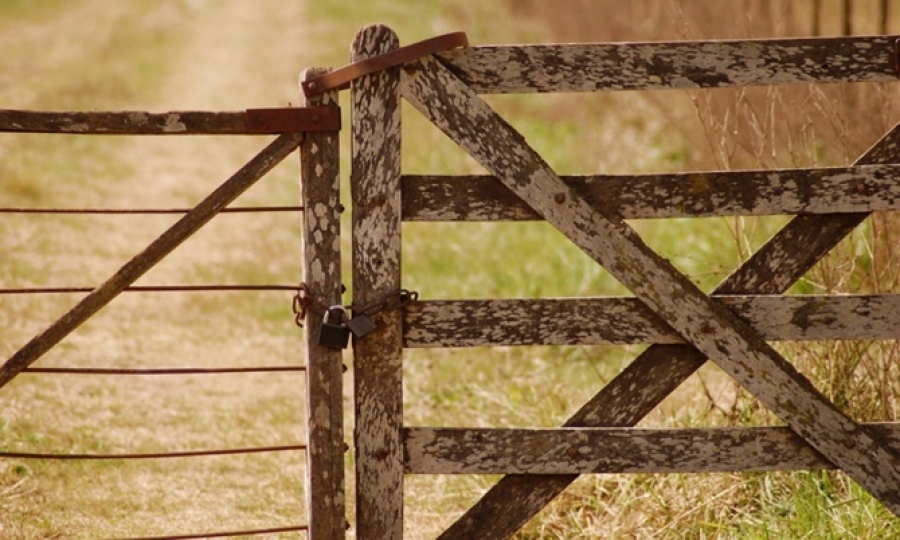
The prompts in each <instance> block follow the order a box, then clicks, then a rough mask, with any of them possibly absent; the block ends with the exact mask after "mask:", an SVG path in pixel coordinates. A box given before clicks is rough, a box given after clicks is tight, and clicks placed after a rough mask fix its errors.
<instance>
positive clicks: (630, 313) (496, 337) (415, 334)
mask: <svg viewBox="0 0 900 540" xmlns="http://www.w3.org/2000/svg"><path fill="white" fill-rule="evenodd" d="M715 299H716V301H718V302H720V303H721V304H722V305H723V306H725V307H726V308H728V309H729V310H730V311H732V312H733V313H734V314H735V315H737V316H738V317H740V318H741V319H742V320H744V321H745V322H746V323H747V324H748V325H750V327H752V328H753V329H754V330H755V331H756V332H757V333H759V335H760V336H762V337H763V338H764V339H766V340H768V341H811V340H848V339H900V295H854V296H718V297H715ZM403 322H404V324H403V326H404V333H403V340H404V346H406V347H410V348H432V347H497V346H516V345H599V344H603V343H614V344H635V343H660V344H684V343H685V341H684V338H682V337H681V336H680V335H679V334H678V333H677V332H675V331H674V330H672V329H671V328H670V327H669V325H667V324H666V323H665V321H663V320H662V319H660V318H659V317H658V316H657V315H656V314H655V313H653V311H651V310H650V309H649V308H647V306H645V305H644V304H643V303H642V302H641V301H639V300H637V299H636V298H560V299H539V300H525V299H515V300H430V301H421V302H416V303H415V304H413V305H410V306H408V307H407V308H406V311H405V315H404V321H403Z"/></svg>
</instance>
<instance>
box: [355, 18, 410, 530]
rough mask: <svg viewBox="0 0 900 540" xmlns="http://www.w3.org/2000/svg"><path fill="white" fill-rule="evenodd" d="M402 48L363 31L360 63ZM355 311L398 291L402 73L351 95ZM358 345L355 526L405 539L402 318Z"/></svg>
mask: <svg viewBox="0 0 900 540" xmlns="http://www.w3.org/2000/svg"><path fill="white" fill-rule="evenodd" d="M397 47H398V39H397V36H396V34H394V32H393V31H392V30H390V29H389V28H387V27H385V26H380V25H375V26H369V27H366V28H364V29H362V30H361V31H360V32H359V33H358V34H357V36H356V39H355V40H354V42H353V49H352V50H353V58H352V60H353V61H354V62H357V61H360V60H363V59H365V58H369V57H372V56H375V55H379V54H383V53H385V52H387V51H389V50H392V49H396V48H397ZM350 100H351V103H352V105H351V123H352V126H351V129H352V135H351V140H352V150H351V153H352V165H351V172H350V186H351V188H350V190H351V194H352V200H353V304H354V305H364V304H368V303H370V302H373V301H376V300H378V299H379V298H384V297H385V295H388V294H390V293H392V292H395V291H396V290H397V289H399V288H400V68H390V69H387V70H384V71H381V72H378V73H375V74H372V75H367V76H365V77H362V78H360V79H357V80H356V81H354V82H353V85H352V92H351V97H350ZM372 319H373V321H374V322H375V323H376V325H377V327H378V329H377V330H375V331H374V332H372V333H371V334H369V335H367V336H366V337H365V339H360V340H356V341H355V342H354V349H353V350H354V388H355V396H356V411H355V413H356V414H355V418H356V427H355V432H354V433H355V443H356V501H357V502H356V520H357V529H356V532H357V538H359V539H360V540H370V539H372V540H375V539H377V540H390V539H397V540H399V539H400V538H402V537H403V448H402V444H401V443H402V441H401V438H400V436H401V429H402V427H403V379H402V376H403V357H402V346H403V343H402V318H401V314H400V311H398V310H393V311H383V312H381V313H378V314H376V315H373V316H372Z"/></svg>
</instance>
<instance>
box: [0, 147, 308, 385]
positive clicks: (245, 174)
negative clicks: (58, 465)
mask: <svg viewBox="0 0 900 540" xmlns="http://www.w3.org/2000/svg"><path fill="white" fill-rule="evenodd" d="M302 140H303V133H286V134H284V135H281V136H279V137H278V138H277V139H275V140H274V141H273V142H272V143H271V144H269V145H268V146H266V147H265V148H264V149H263V151H262V152H260V153H259V154H258V155H257V156H256V157H254V158H253V159H251V160H250V161H249V162H247V164H246V165H244V166H243V167H242V168H241V169H240V170H239V171H237V172H236V173H234V174H233V175H232V176H231V178H229V179H228V180H226V181H225V183H223V184H222V185H221V186H219V187H218V188H217V189H216V190H215V191H213V192H212V193H210V194H209V196H207V197H206V198H205V199H203V200H202V201H200V203H199V204H198V205H197V206H195V207H194V209H193V210H191V211H190V212H188V213H187V214H185V216H184V217H182V218H181V219H179V220H178V221H177V222H175V224H174V225H172V226H171V227H169V229H167V230H166V231H165V232H164V233H162V235H160V236H159V238H157V239H156V240H154V241H153V242H151V243H150V245H149V246H147V248H146V249H145V250H144V251H142V252H140V253H139V254H137V255H136V256H135V257H134V258H133V259H131V260H130V261H128V262H127V263H125V265H124V266H122V268H120V269H119V270H118V271H117V272H116V273H115V274H113V275H112V276H111V277H110V278H109V279H108V280H106V282H104V283H103V284H102V285H100V286H99V287H97V288H96V289H94V290H93V291H91V293H90V294H88V295H87V296H85V297H84V298H82V299H81V301H80V302H78V303H77V304H75V306H74V307H73V308H72V309H70V310H69V311H68V312H67V313H66V314H65V315H63V316H62V317H60V318H59V319H58V320H57V321H56V322H54V323H53V324H52V325H50V326H49V327H47V329H45V330H44V331H43V332H41V333H40V334H38V335H36V336H35V337H33V338H32V339H31V341H29V342H28V343H26V344H25V345H24V346H23V347H22V348H21V349H19V350H18V351H16V353H15V354H13V355H12V356H11V357H10V358H9V359H8V360H7V361H6V362H5V363H4V364H3V365H2V366H0V388H2V387H3V386H5V385H6V383H8V382H9V381H11V380H12V379H13V378H14V377H15V376H16V375H18V374H19V373H21V372H22V370H23V369H25V368H27V367H28V366H30V365H31V364H32V363H33V362H34V361H36V360H37V359H38V358H40V357H41V356H43V355H44V353H46V352H47V351H49V350H50V349H51V348H53V347H54V346H55V345H56V344H57V343H59V342H60V341H62V340H63V339H64V338H65V337H66V336H68V335H69V334H70V333H72V332H73V331H74V330H75V329H76V328H78V327H79V326H81V324H82V323H84V322H85V321H87V320H88V319H90V318H91V317H92V316H93V315H94V314H95V313H97V312H98V311H100V310H101V309H102V308H103V307H104V306H106V305H107V304H109V303H110V302H112V301H113V299H114V298H115V297H117V296H118V295H119V294H120V293H121V292H122V291H124V290H125V289H126V288H128V286H129V285H131V284H132V283H134V282H135V281H137V280H138V278H139V277H141V276H142V275H144V274H145V273H147V271H148V270H150V269H151V268H153V266H154V265H155V264H156V263H158V262H159V261H161V260H162V259H163V258H165V256H166V255H168V254H169V253H171V252H172V251H173V250H174V249H175V248H177V247H178V246H180V245H181V244H182V242H184V241H185V240H187V239H188V238H190V236H191V235H192V234H194V233H195V232H197V231H198V230H200V228H202V227H203V226H204V225H205V224H206V223H208V222H209V220H211V219H212V218H214V217H215V216H216V214H218V213H219V212H221V211H222V209H223V208H225V207H226V206H228V205H229V204H230V203H231V202H232V201H233V200H235V199H236V198H238V196H240V194H241V193H243V192H244V191H246V190H247V189H248V188H249V187H250V186H252V185H253V184H254V183H255V182H256V181H257V180H259V179H260V178H262V177H263V176H264V175H265V174H266V173H267V172H269V171H270V170H272V168H273V167H275V166H276V165H278V164H279V163H281V161H282V160H283V159H284V158H285V157H287V156H288V155H290V154H291V152H293V151H294V150H296V149H297V147H298V146H299V145H300V142H301V141H302Z"/></svg>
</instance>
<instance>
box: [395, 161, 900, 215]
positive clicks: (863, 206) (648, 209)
mask: <svg viewBox="0 0 900 540" xmlns="http://www.w3.org/2000/svg"><path fill="white" fill-rule="evenodd" d="M898 178H900V165H898V164H884V165H858V166H854V167H828V168H816V169H774V170H759V171H729V172H719V171H709V172H689V173H673V174H638V175H579V176H561V179H562V180H563V181H564V182H565V183H566V185H567V186H569V187H570V188H571V189H572V190H573V191H574V192H576V193H578V194H579V195H580V196H582V197H583V198H584V200H585V201H587V202H588V204H590V205H592V206H594V207H596V206H597V205H599V204H601V202H602V204H604V205H608V206H609V207H611V208H613V209H615V210H616V211H617V212H618V213H619V214H620V215H621V216H622V217H623V218H625V219H658V218H677V217H711V216H738V215H740V216H766V215H795V214H842V213H853V212H879V211H897V210H900V182H897V179H898ZM402 181H403V183H402V189H403V219H404V220H406V221H522V220H539V219H541V218H540V217H539V216H538V215H537V213H536V212H535V211H534V210H532V209H531V208H529V207H528V205H527V204H525V203H524V202H522V200H521V199H519V198H518V197H516V195H515V194H513V192H512V191H510V190H509V189H507V188H506V187H505V186H503V183H502V182H500V180H498V179H497V178H496V177H493V176H423V175H417V176H413V175H405V176H403V178H402Z"/></svg>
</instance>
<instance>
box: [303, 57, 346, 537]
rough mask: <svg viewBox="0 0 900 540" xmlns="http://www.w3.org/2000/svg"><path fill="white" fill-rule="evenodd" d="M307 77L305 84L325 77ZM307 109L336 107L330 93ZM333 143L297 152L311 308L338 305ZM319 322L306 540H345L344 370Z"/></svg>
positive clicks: (309, 369) (311, 73)
mask: <svg viewBox="0 0 900 540" xmlns="http://www.w3.org/2000/svg"><path fill="white" fill-rule="evenodd" d="M325 71H327V70H324V69H321V68H311V69H307V70H306V71H304V72H303V75H301V78H302V79H304V80H306V79H308V78H312V77H315V76H317V75H320V74H322V73H324V72H325ZM306 105H309V106H313V105H330V106H334V107H337V105H338V103H337V92H336V91H331V92H325V93H323V94H321V95H318V96H315V97H313V98H309V99H308V100H306ZM339 153H340V141H339V138H338V133H337V132H325V133H307V134H306V137H305V138H304V140H303V143H302V144H301V145H300V178H301V180H300V196H301V201H302V205H303V207H304V209H305V211H304V213H303V216H304V218H303V275H304V278H303V279H304V283H306V285H307V289H308V295H309V297H310V298H311V300H312V302H313V303H314V304H319V305H325V306H330V305H334V304H340V303H341V287H342V285H341V228H340V224H341V219H340V217H341V216H340V214H341V207H340V197H339V196H340V175H339V169H340V159H339ZM321 325H322V315H321V314H317V313H314V312H313V311H312V310H310V311H308V312H307V314H306V320H305V324H304V327H305V329H306V332H305V336H304V339H305V340H306V346H305V347H304V350H305V351H306V380H307V399H308V401H307V404H308V407H307V415H308V419H307V433H308V441H307V454H306V455H307V484H306V497H307V500H308V504H307V508H308V511H309V538H311V539H312V540H333V539H338V538H344V536H345V524H346V516H345V513H344V428H343V422H344V415H343V408H342V405H343V384H342V380H341V379H342V377H343V363H342V354H341V351H339V350H333V349H328V348H325V347H321V346H319V345H318V344H317V338H318V334H319V328H320V327H321Z"/></svg>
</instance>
